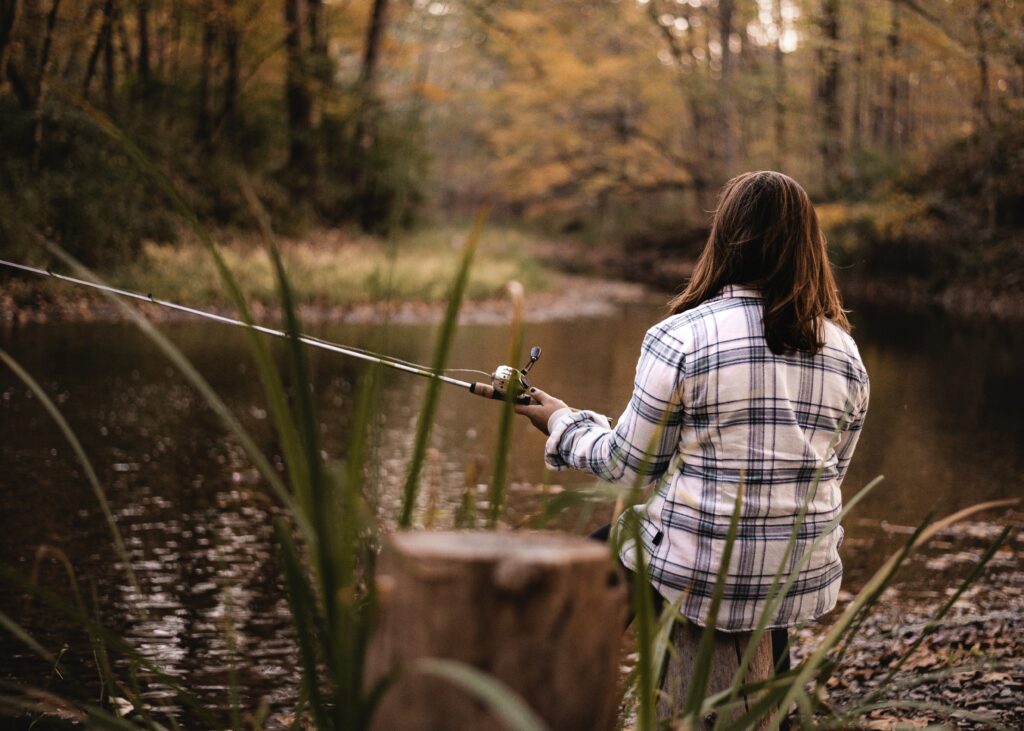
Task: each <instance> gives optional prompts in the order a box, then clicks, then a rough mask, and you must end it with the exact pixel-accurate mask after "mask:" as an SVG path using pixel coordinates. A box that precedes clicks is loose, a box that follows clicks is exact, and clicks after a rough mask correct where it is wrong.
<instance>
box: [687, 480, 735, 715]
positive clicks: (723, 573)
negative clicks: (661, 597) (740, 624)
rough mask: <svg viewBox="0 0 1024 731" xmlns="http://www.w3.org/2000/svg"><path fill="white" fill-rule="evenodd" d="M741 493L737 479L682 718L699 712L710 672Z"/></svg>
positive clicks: (733, 543)
mask: <svg viewBox="0 0 1024 731" xmlns="http://www.w3.org/2000/svg"><path fill="white" fill-rule="evenodd" d="M743 492H744V485H743V480H742V477H741V479H740V482H739V483H738V484H737V485H736V500H735V503H734V505H733V510H732V518H731V519H730V520H729V532H728V533H727V534H726V537H725V546H724V547H723V548H722V561H721V563H720V564H719V566H718V576H717V577H716V578H715V588H714V589H713V590H712V592H711V604H710V605H709V606H708V614H707V618H706V619H705V621H704V631H703V632H701V635H700V643H699V644H698V645H697V657H696V659H695V661H694V674H693V678H692V679H691V681H690V692H689V694H688V695H687V698H686V703H685V704H684V706H683V715H684V716H690V715H692V714H695V713H696V712H697V711H698V710H699V709H700V705H701V701H702V700H703V699H704V695H705V693H706V691H707V687H708V677H709V675H710V672H711V656H712V653H713V652H714V649H715V626H716V625H717V624H718V612H719V610H720V608H721V606H722V597H723V596H725V582H726V577H727V576H728V575H729V562H730V561H731V560H732V551H733V548H734V547H735V545H736V532H737V531H738V530H739V525H740V515H741V514H742V509H743Z"/></svg>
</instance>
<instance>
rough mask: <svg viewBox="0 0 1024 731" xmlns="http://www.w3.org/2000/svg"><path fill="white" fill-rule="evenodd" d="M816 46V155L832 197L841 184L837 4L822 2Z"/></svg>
mask: <svg viewBox="0 0 1024 731" xmlns="http://www.w3.org/2000/svg"><path fill="white" fill-rule="evenodd" d="M819 24H820V28H821V36H822V37H821V39H820V44H819V46H818V68H819V74H820V76H819V77H818V93H817V97H818V108H819V109H818V111H819V114H820V117H821V125H822V126H821V132H820V138H819V140H820V141H819V151H820V152H821V162H822V166H823V169H824V176H823V179H822V183H823V189H824V191H825V194H826V195H828V196H832V195H834V194H835V193H836V190H837V189H838V187H839V183H840V180H841V177H842V175H841V171H840V163H841V160H840V157H841V152H842V145H841V140H842V118H841V117H840V114H839V0H822V3H821V18H820V21H819Z"/></svg>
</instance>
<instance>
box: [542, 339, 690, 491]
mask: <svg viewBox="0 0 1024 731" xmlns="http://www.w3.org/2000/svg"><path fill="white" fill-rule="evenodd" d="M683 364H684V354H683V342H682V341H681V340H680V339H679V338H678V337H676V336H675V335H674V334H673V333H672V332H670V331H669V330H668V329H667V328H666V327H665V326H664V324H659V325H656V326H655V327H653V328H651V329H650V330H648V331H647V334H646V336H645V337H644V342H643V345H642V347H641V351H640V360H639V361H638V362H637V366H636V379H635V381H634V385H633V395H632V397H631V398H630V400H629V404H628V405H627V406H626V410H625V411H624V412H623V413H622V416H620V417H619V420H618V422H617V423H616V426H615V428H614V429H612V428H611V427H610V424H609V423H608V419H607V418H605V417H603V416H601V415H600V414H596V413H594V412H593V411H572V410H562V411H561V412H556V413H555V414H553V415H552V418H551V420H550V423H549V431H550V434H551V435H550V436H549V437H548V441H547V444H546V445H545V450H544V451H545V454H544V460H545V462H546V463H547V465H548V467H550V468H551V469H554V470H564V469H575V470H582V471H585V472H590V473H592V474H593V475H595V476H597V477H598V478H600V479H602V480H604V481H606V482H612V483H615V482H620V483H622V482H629V483H639V484H646V483H648V482H651V481H653V480H656V479H658V478H659V477H660V476H661V475H662V474H664V472H665V470H666V469H668V466H669V463H670V462H671V459H672V455H673V454H674V453H675V451H676V447H677V445H678V442H679V430H680V427H681V425H682V417H683V404H682V388H681V386H682V383H683Z"/></svg>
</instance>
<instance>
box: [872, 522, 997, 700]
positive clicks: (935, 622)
mask: <svg viewBox="0 0 1024 731" xmlns="http://www.w3.org/2000/svg"><path fill="white" fill-rule="evenodd" d="M1012 531H1013V527H1012V526H1006V527H1005V528H1003V530H1002V532H1000V534H999V536H998V537H997V538H996V540H994V541H993V542H992V543H991V545H989V547H988V548H987V549H986V551H985V553H984V555H982V557H981V559H979V561H978V562H977V563H976V564H975V565H974V568H973V569H972V570H971V573H970V574H969V575H968V576H967V578H965V579H964V580H963V581H962V582H960V585H959V586H958V587H957V590H956V591H955V592H953V594H952V595H951V596H950V597H949V598H948V599H947V600H946V602H945V603H944V604H943V605H942V607H941V608H940V609H939V611H938V614H936V615H935V616H934V617H933V618H931V619H930V620H928V624H926V625H925V626H924V628H923V629H922V630H921V633H920V634H919V635H918V636H917V638H916V639H915V640H914V641H913V642H912V643H911V645H910V647H908V648H907V649H906V650H904V652H903V654H902V655H901V656H900V657H899V658H898V659H897V660H896V662H894V663H893V664H892V665H891V666H890V667H889V672H887V673H886V674H885V677H884V678H882V680H881V682H879V684H878V688H877V689H876V690H874V691H872V692H871V693H869V694H868V697H867V698H866V699H865V700H866V701H871V700H873V699H874V698H877V697H878V696H880V695H881V694H882V693H883V692H884V691H885V690H887V689H888V688H889V687H890V683H891V682H892V679H893V677H894V676H895V675H896V673H898V672H899V670H900V668H902V667H903V664H904V663H905V662H906V661H907V660H908V659H910V656H911V655H913V654H914V652H915V651H916V650H917V648H919V647H920V646H921V644H922V643H923V642H924V641H925V640H926V639H928V637H929V636H930V635H931V634H932V633H933V632H934V631H935V630H936V629H938V628H939V627H940V626H941V625H942V620H943V618H944V617H945V616H946V615H947V614H948V613H949V610H950V609H952V608H953V605H954V604H956V602H957V600H958V599H959V598H960V597H961V596H962V595H963V593H964V592H965V591H967V589H968V588H969V587H970V586H971V585H973V584H974V582H975V581H976V580H977V579H978V577H979V576H981V572H982V571H984V570H985V567H986V566H987V565H988V562H989V561H991V560H992V558H993V557H994V556H995V555H996V551H998V550H999V548H1000V547H1001V546H1002V545H1003V544H1004V543H1005V542H1006V539H1007V538H1008V537H1009V535H1010V533H1011V532H1012Z"/></svg>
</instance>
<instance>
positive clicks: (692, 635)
mask: <svg viewBox="0 0 1024 731" xmlns="http://www.w3.org/2000/svg"><path fill="white" fill-rule="evenodd" d="M710 631H713V632H714V633H715V645H714V651H713V652H712V654H711V672H710V674H709V676H708V686H707V690H706V691H705V694H704V695H705V697H706V696H710V695H714V694H715V693H720V692H721V691H723V690H726V689H728V688H729V687H730V686H731V685H732V680H733V678H734V677H736V673H737V672H738V671H739V668H740V660H741V659H742V658H743V653H744V652H746V651H747V644H748V643H749V642H750V637H751V634H750V633H749V632H719V631H717V630H710ZM704 632H705V629H704V628H703V627H698V626H697V625H695V624H692V623H690V622H685V623H683V622H679V623H676V626H675V628H674V629H673V631H672V647H673V650H674V651H673V652H672V653H670V654H669V661H668V667H667V668H666V670H665V675H664V679H663V681H662V684H661V689H662V691H663V692H664V695H663V696H662V699H661V700H660V701H659V703H658V719H659V720H667V719H670V718H673V717H676V716H678V715H680V714H681V713H682V710H683V706H684V705H685V703H686V698H687V696H688V695H689V693H690V681H691V680H692V679H693V671H694V667H695V666H696V659H697V648H698V646H699V645H700V638H701V635H702V634H703V633H704ZM773 673H774V663H773V662H772V635H771V632H770V631H766V632H765V633H764V634H763V635H762V636H761V639H760V641H759V642H758V643H757V650H756V651H755V652H754V657H753V658H752V659H751V661H750V665H749V666H748V667H747V674H746V678H745V682H747V683H754V682H757V681H759V680H766V679H768V678H770V677H771V676H772V674H773ZM741 700H744V703H742V704H740V705H739V707H738V708H737V709H735V710H734V711H733V712H732V713H731V714H730V715H731V718H732V720H734V721H735V720H737V719H738V718H739V717H740V716H742V715H743V714H744V713H745V712H746V709H747V708H748V703H747V702H746V699H741ZM713 725H714V716H712V717H711V718H710V719H702V720H701V721H700V722H699V723H698V724H697V725H696V726H693V731H703V730H704V729H708V730H710V729H711V727H712V726H713ZM725 726H726V728H729V727H730V726H729V724H728V723H726V724H725ZM767 727H768V723H767V721H765V722H764V723H762V724H759V725H756V726H754V727H753V728H755V729H764V728H767Z"/></svg>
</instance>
